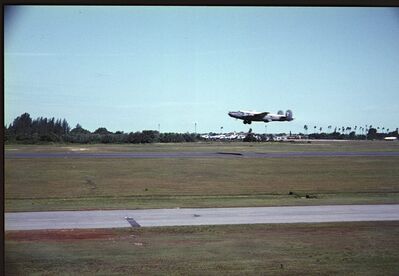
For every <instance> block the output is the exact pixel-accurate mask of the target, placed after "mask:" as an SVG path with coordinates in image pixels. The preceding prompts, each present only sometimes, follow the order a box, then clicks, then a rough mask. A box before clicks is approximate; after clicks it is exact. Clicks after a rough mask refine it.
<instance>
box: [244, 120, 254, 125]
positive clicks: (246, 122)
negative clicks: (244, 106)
mask: <svg viewBox="0 0 399 276" xmlns="http://www.w3.org/2000/svg"><path fill="white" fill-rule="evenodd" d="M251 123H252V122H251V121H245V120H244V124H249V125H250V124H251Z"/></svg>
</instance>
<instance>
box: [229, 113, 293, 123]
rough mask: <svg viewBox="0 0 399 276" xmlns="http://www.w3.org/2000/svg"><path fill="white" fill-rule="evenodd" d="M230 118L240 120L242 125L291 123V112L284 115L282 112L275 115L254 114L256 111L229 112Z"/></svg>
mask: <svg viewBox="0 0 399 276" xmlns="http://www.w3.org/2000/svg"><path fill="white" fill-rule="evenodd" d="M228 114H229V116H230V117H233V118H236V119H240V120H243V121H244V124H251V123H252V122H253V121H254V122H265V123H269V122H273V121H278V122H282V121H292V120H294V118H293V117H292V111H291V110H287V111H286V112H285V114H284V112H283V111H282V110H280V111H279V112H277V114H272V113H270V112H256V111H230V112H229V113H228Z"/></svg>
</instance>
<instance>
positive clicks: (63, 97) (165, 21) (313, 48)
mask: <svg viewBox="0 0 399 276" xmlns="http://www.w3.org/2000/svg"><path fill="white" fill-rule="evenodd" d="M4 20H5V24H4V37H5V41H4V51H5V53H4V54H5V56H4V57H5V60H4V62H5V124H7V125H8V124H9V123H11V122H12V120H13V119H14V118H16V117H17V116H19V115H21V114H22V113H24V112H28V113H29V114H30V115H31V117H33V118H37V117H39V116H43V117H55V118H66V119H67V120H68V122H69V123H70V125H71V126H72V127H74V126H75V125H76V124H77V123H80V124H81V125H82V126H83V127H84V128H86V129H89V130H91V131H94V130H95V129H97V128H98V127H106V128H107V129H109V130H111V131H117V130H122V131H125V132H130V131H141V130H144V129H154V130H157V129H158V125H160V130H161V132H169V131H172V132H187V131H189V132H194V126H195V123H197V132H201V133H205V132H210V131H214V132H219V131H220V127H221V126H223V131H224V132H228V131H247V130H248V128H249V127H252V128H253V130H254V131H255V132H264V131H265V124H264V123H253V124H252V125H251V126H248V125H244V124H243V123H242V121H239V120H235V119H233V118H230V117H229V116H228V115H227V112H228V111H236V110H256V111H272V112H277V111H278V110H280V109H282V110H284V111H285V110H286V109H292V110H293V113H294V118H295V120H294V121H292V122H281V123H279V122H274V123H269V124H267V132H273V133H275V132H288V131H293V132H299V131H303V126H304V125H305V124H307V125H309V128H310V129H313V126H315V125H316V126H318V127H320V126H321V127H323V128H324V129H326V128H327V126H328V125H332V126H333V127H334V126H338V127H342V126H345V127H346V126H351V127H353V126H355V125H358V126H360V125H362V126H364V125H366V124H368V125H369V124H372V125H373V126H380V127H385V128H390V129H391V130H393V129H395V128H397V127H399V120H398V119H399V117H398V111H399V9H398V8H290V7H286V8H277V7H126V6H125V7H117V6H111V7H110V6H107V7H90V6H85V7H83V6H8V7H7V8H6V9H5V19H4Z"/></svg>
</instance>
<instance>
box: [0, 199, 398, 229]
mask: <svg viewBox="0 0 399 276" xmlns="http://www.w3.org/2000/svg"><path fill="white" fill-rule="evenodd" d="M389 220H399V204H392V205H331V206H298V207H296V206H291V207H254V208H200V209H149V210H113V211H66V212H26V213H6V214H5V230H35V229H77V228H123V227H140V226H141V227H151V226H180V225H217V224H258V223H316V222H340V221H389Z"/></svg>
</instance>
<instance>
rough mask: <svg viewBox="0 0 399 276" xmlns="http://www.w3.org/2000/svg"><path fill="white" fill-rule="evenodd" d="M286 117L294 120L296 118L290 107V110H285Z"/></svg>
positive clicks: (288, 119)
mask: <svg viewBox="0 0 399 276" xmlns="http://www.w3.org/2000/svg"><path fill="white" fill-rule="evenodd" d="M285 117H287V121H292V120H294V118H293V117H292V111H291V110H290V109H288V110H287V111H286V112H285Z"/></svg>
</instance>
